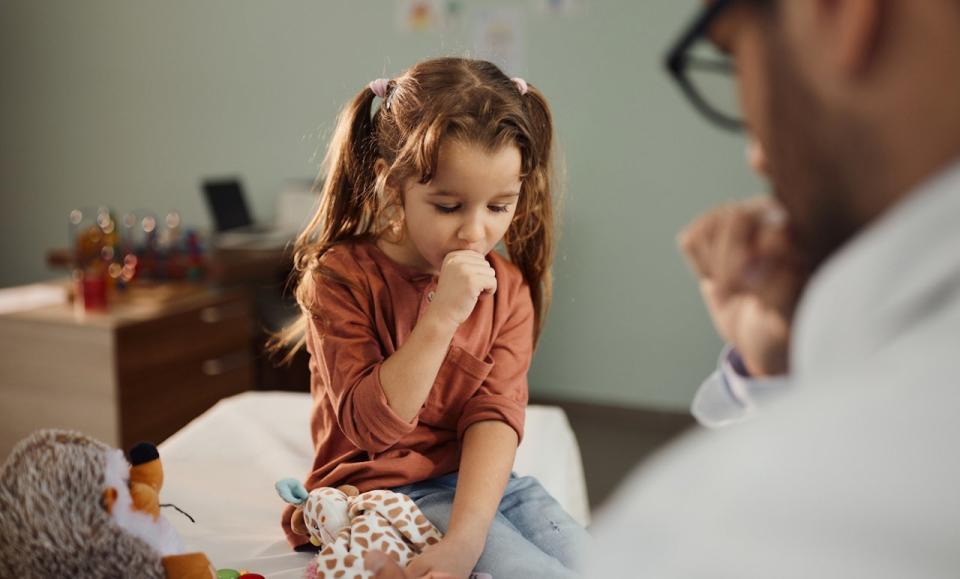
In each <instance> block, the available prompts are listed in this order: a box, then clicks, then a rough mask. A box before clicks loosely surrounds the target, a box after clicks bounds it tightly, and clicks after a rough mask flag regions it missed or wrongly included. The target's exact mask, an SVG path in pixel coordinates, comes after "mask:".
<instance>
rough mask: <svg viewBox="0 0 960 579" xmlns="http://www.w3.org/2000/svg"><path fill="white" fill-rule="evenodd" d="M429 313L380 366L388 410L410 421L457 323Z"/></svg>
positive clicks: (430, 382)
mask: <svg viewBox="0 0 960 579" xmlns="http://www.w3.org/2000/svg"><path fill="white" fill-rule="evenodd" d="M431 314H435V312H431V311H430V310H428V311H427V312H426V313H425V314H424V315H423V317H421V318H420V321H419V322H417V325H416V326H415V327H414V328H413V331H412V332H410V337H409V338H407V341H406V342H405V343H404V344H403V345H402V346H400V347H399V348H397V351H396V352H394V353H393V355H392V356H390V357H389V358H387V359H386V360H384V362H383V365H382V366H380V385H381V387H382V388H383V393H384V395H385V396H386V397H387V403H388V404H389V405H390V408H392V409H393V411H394V412H395V413H396V414H397V416H399V417H400V418H401V419H403V420H405V421H407V422H410V421H412V420H413V419H414V418H415V417H416V416H417V415H418V414H419V413H420V408H421V407H422V406H423V403H424V402H426V400H427V396H429V395H430V389H431V388H432V387H433V383H434V381H435V380H436V379H437V373H438V372H439V371H440V366H441V365H442V364H443V359H444V358H445V357H446V355H447V350H448V349H449V348H450V342H451V341H452V340H453V335H454V334H455V333H456V332H457V328H458V327H459V324H454V323H451V322H449V321H447V320H445V319H443V318H442V317H440V316H438V315H431Z"/></svg>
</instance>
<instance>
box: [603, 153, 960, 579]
mask: <svg viewBox="0 0 960 579" xmlns="http://www.w3.org/2000/svg"><path fill="white" fill-rule="evenodd" d="M791 364H792V369H793V374H792V376H791V383H792V386H791V387H790V389H789V390H788V391H787V392H785V393H784V395H782V396H779V397H778V398H777V399H776V400H774V401H772V402H770V403H769V404H768V405H765V407H764V409H763V412H759V413H756V414H755V415H754V416H753V417H752V419H751V420H748V421H745V422H743V423H742V424H738V425H737V426H736V427H734V428H729V429H721V430H715V431H705V430H701V431H698V432H695V433H693V434H692V435H690V436H687V437H685V438H684V439H682V440H681V441H680V442H678V443H677V444H675V445H673V446H672V447H671V448H669V449H668V450H667V451H665V452H663V453H661V454H660V455H659V456H658V457H655V458H654V459H653V460H651V461H650V462H649V463H648V464H647V465H645V466H644V467H641V469H639V471H638V472H635V473H634V474H633V475H631V477H630V478H628V480H627V482H626V483H625V484H624V485H623V486H622V487H621V489H620V491H619V492H618V494H617V495H616V497H615V498H614V499H613V500H612V501H611V502H610V503H609V504H608V506H607V507H606V508H605V509H604V510H603V511H602V513H601V515H600V516H599V517H598V520H597V523H596V526H595V528H594V530H595V534H596V536H597V539H598V541H597V543H598V546H597V548H596V549H595V550H594V552H593V553H592V554H591V556H590V557H589V564H588V566H587V569H586V576H587V577H640V578H658V579H659V578H663V579H665V578H686V577H711V578H731V579H733V578H736V579H748V578H758V579H759V578H762V579H772V578H777V579H781V578H793V577H796V578H801V577H802V578H804V579H807V578H844V579H850V578H859V577H863V578H869V579H882V578H887V577H890V578H893V577H896V578H909V579H919V578H928V577H953V578H956V577H960V164H957V165H955V166H953V167H952V168H950V169H949V170H947V171H945V172H944V173H942V174H940V175H939V176H937V177H936V178H934V179H932V180H930V181H929V182H927V183H926V184H924V185H923V186H922V187H920V188H918V189H917V190H916V191H915V192H913V194H911V195H910V196H908V197H907V198H905V200H904V201H902V202H901V203H900V204H898V205H897V206H896V207H894V208H892V209H891V210H890V211H888V212H887V213H886V214H885V215H884V216H883V217H881V218H880V219H879V220H878V221H877V222H875V223H874V224H873V225H871V226H870V227H869V228H868V229H867V230H866V231H864V232H862V233H861V234H859V235H858V236H857V237H856V238H855V239H853V240H852V241H851V242H850V243H848V244H847V245H846V246H845V247H844V248H843V249H841V250H840V251H839V252H838V253H837V254H835V255H834V256H833V257H832V258H831V259H830V260H829V261H828V262H827V263H826V264H825V265H824V266H823V267H822V268H821V269H820V270H819V271H818V273H817V274H816V275H815V276H814V278H813V279H812V280H811V282H810V284H809V285H808V288H807V290H806V292H805V294H804V296H803V299H802V301H801V304H800V306H799V309H798V312H797V317H796V321H795V334H794V340H793V343H792V344H791Z"/></svg>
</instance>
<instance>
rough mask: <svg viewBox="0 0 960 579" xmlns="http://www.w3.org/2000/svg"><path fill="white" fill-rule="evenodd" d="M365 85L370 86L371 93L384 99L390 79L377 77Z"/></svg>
mask: <svg viewBox="0 0 960 579" xmlns="http://www.w3.org/2000/svg"><path fill="white" fill-rule="evenodd" d="M367 86H369V87H370V90H372V91H373V94H375V95H377V96H378V97H380V98H382V99H385V98H387V91H388V90H389V88H390V81H389V80H387V79H385V78H378V79H377V80H375V81H373V82H371V83H370V84H368V85H367Z"/></svg>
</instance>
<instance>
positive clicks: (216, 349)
mask: <svg viewBox="0 0 960 579" xmlns="http://www.w3.org/2000/svg"><path fill="white" fill-rule="evenodd" d="M252 323H253V322H252V319H251V305H250V302H249V300H247V299H245V298H243V297H232V298H226V299H223V300H220V301H214V302H212V303H209V304H207V305H203V306H201V307H196V308H193V309H190V310H187V311H184V312H180V313H177V314H173V315H169V316H165V317H163V318H159V319H155V320H150V321H146V322H141V323H137V324H131V325H128V326H123V327H121V328H118V329H117V335H116V340H117V341H116V353H117V370H118V373H119V374H120V375H121V376H128V375H130V374H131V373H133V374H139V373H141V372H153V371H156V370H158V369H162V368H164V367H166V366H169V365H171V364H172V365H176V364H180V363H185V362H188V361H196V360H207V359H216V358H219V357H221V356H223V355H225V354H226V353H228V352H232V351H235V350H239V349H241V348H248V349H249V348H250V347H252V344H251V339H252V338H251V336H252V327H251V326H252Z"/></svg>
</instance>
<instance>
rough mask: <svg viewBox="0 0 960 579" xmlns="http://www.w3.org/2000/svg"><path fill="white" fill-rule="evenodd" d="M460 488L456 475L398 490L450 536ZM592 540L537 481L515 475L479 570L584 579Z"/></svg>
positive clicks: (520, 577)
mask: <svg viewBox="0 0 960 579" xmlns="http://www.w3.org/2000/svg"><path fill="white" fill-rule="evenodd" d="M456 488H457V473H452V474H448V475H445V476H441V477H437V478H433V479H429V480H425V481H422V482H418V483H414V484H410V485H404V486H400V487H397V488H395V489H393V490H394V491H396V492H398V493H402V494H405V495H407V496H409V497H410V498H411V499H413V501H414V502H415V503H417V506H418V507H420V510H421V511H423V514H424V515H425V516H426V517H427V518H428V519H430V522H432V523H433V524H434V525H436V526H437V528H438V529H440V531H441V532H443V533H446V532H447V525H448V523H449V522H450V513H451V511H452V510H453V495H454V491H455V490H456ZM591 540H592V539H591V538H590V535H589V534H587V531H586V530H585V529H584V528H583V527H581V526H580V524H579V523H577V522H576V521H574V520H573V518H571V517H570V515H568V514H567V512H566V511H564V510H563V507H561V506H560V503H558V502H557V501H556V499H554V498H553V497H552V496H550V494H549V493H547V491H546V490H545V489H544V488H543V487H542V486H541V485H540V483H539V482H538V481H537V479H535V478H533V477H529V476H525V477H517V475H516V474H511V475H510V480H509V481H507V488H506V489H505V490H504V492H503V498H502V499H501V500H500V506H499V507H498V508H497V514H496V516H495V517H494V519H493V523H491V525H490V531H489V532H488V533H487V542H486V546H485V547H484V549H483V554H482V555H480V560H479V561H477V566H476V567H475V568H474V571H475V572H477V573H490V574H491V575H493V579H532V578H535V577H549V578H551V579H552V578H554V577H557V578H574V577H579V575H578V574H577V572H576V571H575V569H576V568H577V564H578V562H579V555H580V553H581V552H582V550H583V549H584V548H586V547H587V546H588V544H589V543H590V542H591Z"/></svg>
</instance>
